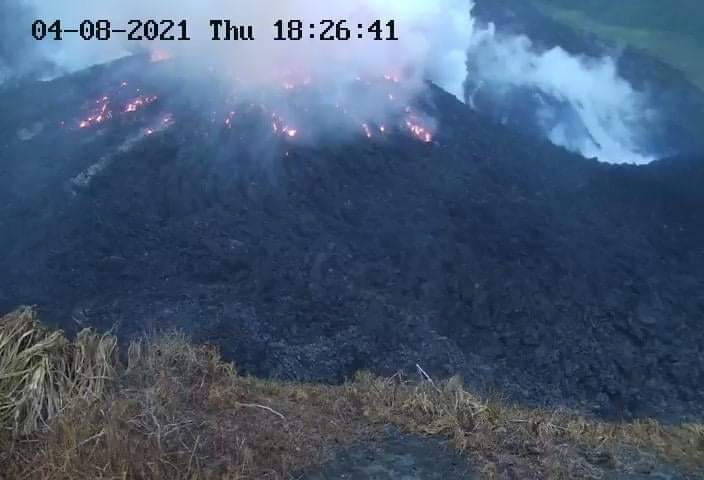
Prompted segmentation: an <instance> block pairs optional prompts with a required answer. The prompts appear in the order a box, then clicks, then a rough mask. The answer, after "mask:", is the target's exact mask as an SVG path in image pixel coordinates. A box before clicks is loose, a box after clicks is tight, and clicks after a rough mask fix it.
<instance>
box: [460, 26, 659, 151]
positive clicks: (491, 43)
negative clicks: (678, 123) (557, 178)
mask: <svg viewBox="0 0 704 480" xmlns="http://www.w3.org/2000/svg"><path fill="white" fill-rule="evenodd" d="M468 59H469V60H468V65H469V72H468V84H470V85H471V88H469V91H468V95H467V102H468V103H469V104H470V106H474V99H475V97H476V96H477V94H481V93H485V92H486V91H489V92H490V95H491V96H492V97H493V100H494V102H493V105H492V107H493V108H495V109H502V108H506V109H507V110H508V109H510V108H509V105H508V104H509V103H511V102H526V103H527V102H528V101H531V100H532V101H533V103H535V108H536V111H535V112H534V120H535V121H536V122H537V123H538V125H539V126H540V127H541V128H542V129H543V132H544V134H545V135H546V136H547V137H548V138H549V139H550V140H551V141H552V142H553V143H555V144H557V145H561V146H564V147H566V148H568V149H570V150H572V151H575V152H579V153H581V154H583V155H584V156H586V157H597V158H599V159H600V160H602V161H606V162H611V163H635V164H643V163H648V162H650V161H652V160H653V156H652V155H651V154H649V153H648V152H647V151H645V150H646V148H644V147H643V145H644V144H645V141H646V140H647V133H648V128H649V126H651V125H653V123H654V122H655V121H656V120H657V119H656V114H655V112H653V111H651V110H650V109H649V107H648V99H647V97H646V95H645V94H643V93H641V92H638V91H636V90H635V89H634V88H633V86H632V85H631V84H630V83H629V82H628V81H626V80H625V79H624V78H623V77H621V76H620V75H619V73H618V71H617V67H616V63H615V61H614V59H613V58H611V57H602V58H589V57H583V56H575V55H571V54H569V53H568V52H567V51H565V50H564V49H562V48H560V47H554V48H552V49H550V50H546V51H539V50H538V49H537V48H536V47H535V46H534V45H533V43H532V42H531V40H530V39H529V38H528V37H526V36H522V35H500V34H497V32H496V30H495V28H494V26H493V25H488V26H487V27H486V28H474V29H473V32H472V36H471V42H470V47H469V49H468ZM521 96H523V98H521ZM526 97H531V98H530V99H529V98H526ZM536 97H537V98H536ZM522 120H524V119H522Z"/></svg>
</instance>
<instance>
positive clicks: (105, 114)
mask: <svg viewBox="0 0 704 480" xmlns="http://www.w3.org/2000/svg"><path fill="white" fill-rule="evenodd" d="M95 103H96V104H97V107H95V108H94V109H93V111H92V113H91V114H90V115H89V116H88V117H87V118H85V119H83V120H81V121H80V123H79V124H78V126H79V127H80V128H88V127H92V126H94V125H98V124H100V123H103V122H104V121H106V120H108V119H110V118H112V111H111V110H110V108H109V107H110V99H109V98H108V97H107V96H105V97H102V98H99V99H98V100H96V101H95Z"/></svg>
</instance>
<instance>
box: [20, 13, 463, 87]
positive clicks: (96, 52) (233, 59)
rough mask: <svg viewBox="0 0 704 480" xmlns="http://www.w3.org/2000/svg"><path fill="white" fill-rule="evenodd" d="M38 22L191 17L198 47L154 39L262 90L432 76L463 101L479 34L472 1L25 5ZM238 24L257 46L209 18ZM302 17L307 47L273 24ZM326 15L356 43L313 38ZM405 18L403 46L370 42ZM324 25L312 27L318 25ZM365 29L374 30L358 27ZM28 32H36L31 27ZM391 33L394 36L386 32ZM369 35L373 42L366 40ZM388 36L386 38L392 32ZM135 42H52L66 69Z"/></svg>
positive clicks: (120, 23)
mask: <svg viewBox="0 0 704 480" xmlns="http://www.w3.org/2000/svg"><path fill="white" fill-rule="evenodd" d="M25 1H27V2H29V3H30V4H32V6H33V7H34V9H35V12H36V14H37V18H42V19H45V20H46V21H50V20H55V19H61V21H62V23H63V24H64V25H65V26H71V27H72V28H76V26H77V25H78V24H79V23H80V22H81V21H83V20H85V19H91V20H93V21H95V20H97V19H109V20H110V21H111V23H112V25H113V26H114V27H116V28H117V27H120V28H125V27H126V26H127V23H128V21H129V20H131V19H142V20H147V19H155V20H161V19H171V20H176V21H178V20H181V19H187V21H188V24H189V33H190V36H191V38H192V40H191V41H185V42H178V41H170V42H159V41H152V42H147V43H146V44H145V45H147V46H148V47H150V48H160V49H164V50H167V51H169V52H171V53H173V54H176V55H181V56H189V57H190V58H191V59H192V60H193V61H194V62H198V63H202V64H205V65H207V66H208V67H210V66H217V68H218V69H219V70H222V71H227V70H229V71H230V73H232V74H233V75H235V76H236V77H237V78H238V79H239V80H243V81H249V82H251V83H255V84H260V85H261V84H266V83H267V82H273V83H275V82H278V81H279V80H280V77H281V76H282V75H284V74H300V75H305V76H311V75H313V76H316V77H323V79H324V80H334V79H337V78H340V77H344V78H350V77H355V76H357V75H365V74H373V75H382V74H399V73H401V72H403V73H404V76H406V77H408V76H413V77H414V78H416V79H418V80H420V79H426V78H427V79H430V80H433V81H435V82H437V83H438V84H439V85H441V86H442V87H444V88H446V89H447V90H448V91H450V92H452V93H454V94H456V95H457V96H458V97H461V96H462V83H463V81H464V77H465V75H464V74H465V68H464V54H465V51H466V47H467V45H468V44H469V37H470V21H469V20H470V5H469V2H468V1H467V0H444V1H437V2H428V1H425V0H392V1H388V0H359V1H349V0H328V1H325V2H319V1H311V0H287V1H276V0H268V1H259V2H252V1H249V0H199V1H197V2H193V1H187V0H181V1H174V0H150V1H143V0H103V1H100V2H91V1H73V0H54V1H51V2H47V1H45V0H25ZM214 19H230V20H232V22H233V24H242V25H253V26H254V31H255V33H256V40H255V41H253V42H234V41H230V42H227V41H213V40H212V39H211V34H212V30H211V28H210V20H214ZM279 19H282V20H284V22H287V21H288V20H289V19H300V20H302V21H303V24H304V25H305V26H306V29H305V34H304V38H303V39H302V40H300V41H283V42H282V41H274V39H273V37H274V22H275V21H277V20H279ZM323 19H334V20H335V21H338V20H346V21H347V24H346V26H347V27H349V28H350V29H351V31H352V38H351V39H350V40H347V41H320V40H318V39H309V38H308V34H309V33H311V32H314V33H316V34H320V33H321V29H320V21H321V20H323ZM376 20H381V23H382V25H383V24H386V22H388V21H390V20H394V21H395V22H396V28H397V32H396V33H397V36H398V37H399V40H398V41H375V40H372V39H370V38H369V37H370V36H371V35H370V34H369V33H368V32H367V28H368V27H369V26H371V24H372V23H373V22H374V21H376ZM311 23H313V24H316V25H317V26H318V27H317V29H316V30H314V31H311V30H309V29H308V28H307V27H308V25H309V24H311ZM358 24H362V25H364V26H365V28H364V29H362V30H359V29H358V28H357V25H358ZM27 31H29V26H27ZM385 31H386V30H385ZM358 33H363V34H364V35H365V37H366V38H365V39H362V40H360V39H358V38H357V34H358ZM384 36H386V33H385V34H384ZM134 46H135V45H134V42H132V43H131V44H130V43H128V42H124V41H120V40H118V39H113V40H110V41H108V42H105V41H95V40H93V41H84V40H82V39H80V38H78V36H77V35H75V34H74V35H73V36H72V37H71V36H69V35H68V34H67V35H66V36H65V39H64V40H63V41H61V42H55V43H54V44H50V45H48V46H46V47H45V48H46V50H47V53H48V54H49V55H50V56H51V58H52V59H53V60H54V61H55V62H56V63H58V64H60V65H63V66H64V67H66V68H67V69H70V70H76V69H79V68H82V67H85V66H86V65H90V64H94V63H99V62H100V61H101V60H102V59H105V58H108V59H114V58H116V57H119V56H121V55H126V54H128V53H129V51H130V49H132V48H134Z"/></svg>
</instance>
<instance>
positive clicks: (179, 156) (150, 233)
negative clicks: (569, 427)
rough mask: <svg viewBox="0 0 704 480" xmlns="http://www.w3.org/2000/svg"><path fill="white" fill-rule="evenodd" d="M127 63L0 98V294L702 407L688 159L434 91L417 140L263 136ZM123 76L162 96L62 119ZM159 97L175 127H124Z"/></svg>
mask: <svg viewBox="0 0 704 480" xmlns="http://www.w3.org/2000/svg"><path fill="white" fill-rule="evenodd" d="M136 61H137V60H130V61H129V62H136ZM129 62H128V63H129ZM149 68H152V69H153V68H166V67H163V66H151V67H149ZM142 70H143V71H141V72H140V73H134V69H128V68H125V63H124V62H123V63H118V64H115V65H111V66H107V67H101V68H96V69H94V70H92V71H88V72H84V73H81V74H79V75H75V76H72V77H66V78H63V79H59V80H57V81H55V82H50V83H41V84H40V83H37V84H31V85H25V86H23V87H20V88H17V89H14V90H11V91H9V92H6V93H5V94H3V96H2V97H1V98H0V104H2V105H3V107H2V112H3V113H2V116H0V122H1V125H0V232H2V233H1V234H0V251H1V252H2V255H0V272H2V275H0V309H2V310H9V309H11V308H13V307H14V306H16V305H17V304H20V303H31V304H38V305H39V306H40V307H41V310H42V311H43V315H44V318H45V319H48V320H50V321H52V322H54V323H57V324H60V325H62V326H64V327H66V328H69V329H75V328H78V327H79V326H82V325H89V324H90V325H96V326H98V327H101V328H110V327H112V326H113V325H114V324H118V326H119V329H120V331H121V332H123V334H124V335H131V334H134V333H137V332H140V331H143V330H154V329H162V328H170V327H174V326H175V327H179V328H184V329H186V330H187V331H189V332H190V333H192V334H193V336H194V337H195V339H196V340H198V341H207V342H211V343H214V344H217V345H219V346H220V347H221V348H222V350H223V351H224V352H225V354H226V355H227V356H228V357H229V358H231V359H233V360H235V361H236V362H237V363H238V364H239V365H240V367H241V368H242V369H244V370H246V371H248V372H252V373H257V374H265V375H274V376H278V377H284V378H298V379H316V380H320V379H323V380H330V381H338V380H341V379H343V378H344V377H346V376H350V375H352V374H353V373H354V372H355V371H357V370H359V369H373V370H376V371H379V372H385V373H393V372H395V371H397V370H398V369H402V368H403V369H407V370H409V371H414V370H415V364H416V363H418V364H420V365H422V366H423V368H424V369H425V370H427V371H429V372H430V373H431V374H432V375H438V376H445V375H451V374H455V373H460V374H462V375H463V376H464V377H465V379H466V381H467V383H469V384H473V385H476V386H479V387H485V388H493V387H498V388H499V389H501V390H502V391H504V392H506V393H507V394H509V395H510V396H511V397H512V398H514V399H516V400H518V401H523V402H530V403H537V404H541V403H550V404H554V405H555V404H557V405H569V406H576V407H580V408H583V409H585V410H589V411H593V412H597V413H601V414H607V415H627V416H634V415H635V416H640V415H659V416H661V417H667V418H674V417H679V416H682V415H691V414H697V413H699V409H698V408H697V407H700V406H701V405H702V401H704V391H702V388H701V386H702V385H703V384H704V352H703V349H704V329H702V320H703V319H704V216H702V215H701V212H702V208H703V207H704V191H703V190H702V189H701V185H703V184H704V160H703V159H702V158H701V157H694V156H693V157H689V158H677V159H669V160H663V161H659V162H654V163H653V164H651V165H648V166H643V167H633V166H614V165H605V164H600V163H598V162H597V161H594V160H586V159H584V158H581V157H579V156H577V155H573V154H570V153H568V152H566V151H564V150H562V149H559V148H556V147H554V146H552V145H550V144H548V143H546V142H540V141H536V140H533V139H529V138H526V137H523V136H521V135H519V134H516V133H514V132H512V131H510V130H508V129H506V128H503V127H501V126H498V125H495V124H493V123H492V122H490V121H487V120H486V119H485V118H483V117H481V116H479V115H477V114H475V113H473V112H472V111H470V110H469V109H468V108H467V107H466V106H465V105H463V104H461V103H460V102H458V101H457V100H456V99H455V98H454V97H452V96H450V95H448V94H446V93H445V92H443V91H441V90H440V89H438V88H435V87H433V86H429V87H428V89H427V92H426V94H425V95H424V96H422V97H421V98H419V99H418V101H417V105H416V108H418V109H422V110H423V111H425V112H426V113H427V114H429V115H432V116H433V117H434V118H435V119H436V120H437V122H438V132H437V134H436V136H435V139H434V141H433V142H432V143H430V144H426V143H423V142H420V141H418V140H417V139H416V138H414V137H413V136H411V135H409V134H408V133H407V132H404V131H402V130H394V131H393V132H390V133H389V134H388V135H387V136H385V137H384V138H378V137H377V138H373V139H371V140H369V139H367V138H366V137H364V136H363V135H362V134H361V132H360V134H359V135H353V136H351V137H348V138H346V139H345V138H341V139H335V140H330V141H318V142H315V143H305V142H288V141H285V140H276V139H270V140H269V141H267V142H259V141H256V140H254V139H256V138H259V137H258V136H257V135H260V133H259V132H258V131H257V127H256V124H257V119H256V118H255V116H254V115H253V114H252V116H250V117H247V116H245V118H244V119H242V120H240V121H241V122H242V123H241V124H239V125H238V128H235V129H227V128H224V127H223V125H222V123H221V122H220V121H218V122H217V123H213V122H212V121H211V119H210V117H208V116H207V115H206V114H205V113H203V112H205V111H208V108H202V106H198V104H197V103H195V102H191V101H190V100H189V99H187V98H184V97H183V96H182V95H181V90H179V87H178V86H177V84H175V83H173V82H168V81H160V82H157V81H156V80H155V79H156V78H158V76H156V75H155V76H151V74H150V73H149V69H148V68H144V69H142ZM116 79H119V80H123V79H124V81H125V82H128V83H129V84H130V85H137V84H139V85H141V88H142V90H143V91H144V92H147V93H150V94H155V95H158V96H159V98H160V100H159V101H158V102H155V103H154V105H152V106H150V107H149V108H145V109H144V111H142V112H140V113H139V114H138V115H137V116H135V117H133V118H132V119H131V120H125V119H123V118H122V117H119V118H113V119H112V120H111V122H108V123H106V124H105V126H102V127H97V128H95V129H90V131H84V130H82V129H76V128H75V126H74V127H72V126H70V125H69V123H64V124H63V125H62V123H61V122H62V121H65V120H66V119H72V118H75V116H76V115H77V113H78V111H79V110H80V108H79V107H80V106H81V105H85V102H86V101H87V99H88V100H89V101H90V99H93V98H100V96H101V95H102V92H104V91H105V90H106V89H108V88H109V85H111V84H112V83H114V82H115V81H116ZM30 99H31V101H30ZM196 107H198V108H196ZM167 111H168V113H170V114H172V115H173V117H174V119H175V123H174V124H173V126H171V128H169V129H166V130H163V131H159V132H156V133H154V134H153V135H149V136H144V138H142V139H141V140H139V141H133V142H132V143H130V141H129V139H130V138H132V137H133V136H134V135H135V132H139V131H143V129H144V128H146V127H147V126H149V125H154V124H155V122H157V123H158V122H159V119H160V118H162V116H163V115H164V114H165V113H166V112H167ZM36 125H40V127H36ZM21 130H22V131H23V132H24V133H23V134H20V133H19V132H20V131H21ZM27 132H29V133H27ZM32 132H35V133H34V134H33V135H32V134H31V133H32ZM28 137H31V138H28ZM96 165H98V166H99V167H96ZM82 172H83V176H81V173H82ZM86 172H89V175H87V174H86Z"/></svg>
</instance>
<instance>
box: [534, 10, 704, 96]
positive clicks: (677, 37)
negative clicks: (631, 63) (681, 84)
mask: <svg viewBox="0 0 704 480" xmlns="http://www.w3.org/2000/svg"><path fill="white" fill-rule="evenodd" d="M531 1H532V2H533V3H534V4H535V5H536V6H538V7H539V8H540V9H541V10H542V11H543V12H545V13H547V14H549V15H550V16H551V17H553V18H555V19H556V20H559V21H561V22H563V23H565V24H568V25H570V26H571V27H573V28H578V29H581V30H586V31H589V32H591V33H594V34H596V35H598V36H600V37H602V38H604V39H607V40H610V41H615V42H618V43H621V44H626V45H629V46H632V47H635V48H638V49H641V50H644V51H646V52H647V53H649V54H650V55H652V56H654V57H656V58H658V59H660V60H662V61H664V62H665V63H667V64H669V65H671V66H673V67H675V68H677V69H678V70H680V71H682V72H684V73H685V75H687V77H688V78H689V79H690V81H691V82H692V83H694V84H695V85H697V86H698V87H699V88H701V89H702V90H704V1H702V0H671V1H670V2H662V1H661V0H620V1H614V0H582V1H579V2H578V1H575V0H531Z"/></svg>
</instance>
